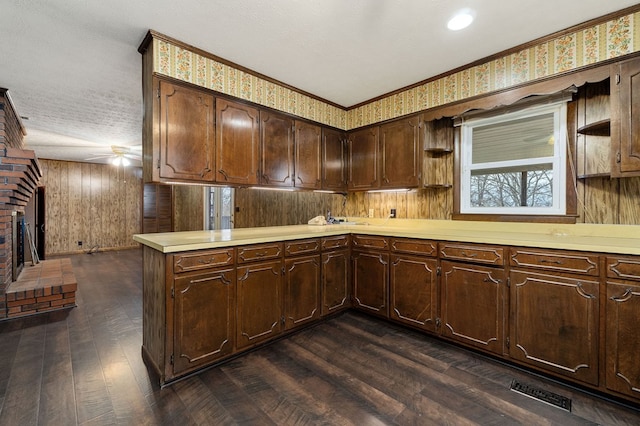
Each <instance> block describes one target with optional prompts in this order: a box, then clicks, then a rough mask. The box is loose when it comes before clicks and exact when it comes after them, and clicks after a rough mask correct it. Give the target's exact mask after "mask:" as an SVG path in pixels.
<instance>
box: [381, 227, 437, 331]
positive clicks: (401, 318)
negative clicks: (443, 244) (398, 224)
mask: <svg viewBox="0 0 640 426" xmlns="http://www.w3.org/2000/svg"><path fill="white" fill-rule="evenodd" d="M391 253H392V255H391V263H390V277H389V288H390V290H389V293H390V294H389V298H390V301H389V303H390V306H391V309H390V312H389V317H390V318H391V319H393V320H395V321H398V322H401V323H404V324H407V325H410V326H413V327H418V328H420V329H422V330H426V331H430V332H436V319H437V315H438V309H437V306H438V297H437V283H438V281H437V269H438V261H437V259H436V258H435V257H436V256H437V255H438V250H437V244H436V243H435V242H432V241H428V240H414V239H405V238H393V239H392V240H391Z"/></svg>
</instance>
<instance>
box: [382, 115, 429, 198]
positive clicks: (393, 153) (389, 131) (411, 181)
mask: <svg viewBox="0 0 640 426" xmlns="http://www.w3.org/2000/svg"><path fill="white" fill-rule="evenodd" d="M419 124H420V120H419V119H418V117H414V118H410V119H406V120H400V121H395V122H393V123H389V124H384V125H382V126H380V162H381V166H380V169H381V175H382V176H381V181H380V186H381V187H382V188H416V187H418V185H419V183H420V178H421V173H420V169H421V166H422V156H421V154H422V151H421V150H420V147H419V143H420V131H419V130H420V129H419Z"/></svg>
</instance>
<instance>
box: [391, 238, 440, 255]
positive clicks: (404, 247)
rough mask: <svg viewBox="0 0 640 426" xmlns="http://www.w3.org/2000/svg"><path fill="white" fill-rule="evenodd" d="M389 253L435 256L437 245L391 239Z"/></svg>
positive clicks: (425, 241)
mask: <svg viewBox="0 0 640 426" xmlns="http://www.w3.org/2000/svg"><path fill="white" fill-rule="evenodd" d="M391 251H393V252H400V253H412V254H419V255H422V256H436V255H437V254H438V249H437V245H436V243H434V242H433V241H429V240H413V239H409V238H392V239H391Z"/></svg>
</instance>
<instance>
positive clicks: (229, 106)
mask: <svg viewBox="0 0 640 426" xmlns="http://www.w3.org/2000/svg"><path fill="white" fill-rule="evenodd" d="M259 124H260V122H259V118H258V110H257V109H256V108H252V107H250V106H248V105H245V104H242V103H239V102H232V101H228V100H226V99H220V98H219V99H218V100H217V102H216V182H218V183H223V184H224V183H228V184H239V185H255V184H257V183H258V165H259V153H260V131H259V127H260V126H259Z"/></svg>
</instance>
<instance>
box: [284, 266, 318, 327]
mask: <svg viewBox="0 0 640 426" xmlns="http://www.w3.org/2000/svg"><path fill="white" fill-rule="evenodd" d="M285 288H286V292H285V329H287V330H289V329H291V328H295V327H297V326H300V325H303V324H306V323H308V322H311V321H314V320H317V319H318V318H320V255H314V256H305V257H295V258H291V259H286V260H285Z"/></svg>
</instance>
